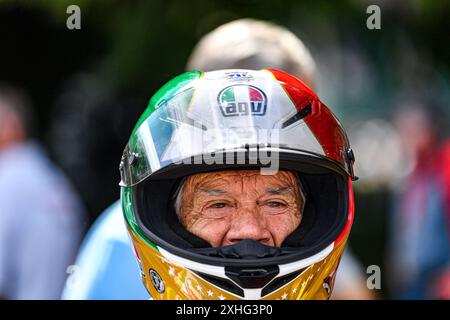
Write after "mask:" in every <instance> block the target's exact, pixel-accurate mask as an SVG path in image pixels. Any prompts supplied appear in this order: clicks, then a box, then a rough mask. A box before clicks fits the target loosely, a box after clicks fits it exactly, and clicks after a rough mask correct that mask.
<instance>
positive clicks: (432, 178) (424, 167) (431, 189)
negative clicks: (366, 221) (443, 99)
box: [389, 99, 450, 299]
mask: <svg viewBox="0 0 450 320" xmlns="http://www.w3.org/2000/svg"><path fill="white" fill-rule="evenodd" d="M443 111H444V110H443V109H442V107H441V106H440V105H438V104H437V103H436V102H435V101H431V100H429V101H427V100H424V99H416V100H415V102H412V103H410V104H406V105H404V106H402V107H400V108H399V110H398V111H397V112H396V113H395V115H394V124H395V126H396V127H397V129H398V132H399V134H400V138H401V140H402V142H403V146H404V151H405V154H406V156H407V159H408V162H409V163H408V167H409V170H410V173H409V174H408V175H407V176H406V177H405V178H404V179H403V181H402V183H401V184H400V185H399V187H398V188H397V192H396V195H395V203H394V212H393V216H392V223H391V230H390V231H391V232H390V253H389V265H390V266H391V273H390V278H391V279H390V283H391V284H392V291H393V293H394V297H395V298H400V299H450V290H449V288H450V140H449V139H448V138H446V136H445V129H446V128H447V126H448V122H446V119H445V113H444V112H443Z"/></svg>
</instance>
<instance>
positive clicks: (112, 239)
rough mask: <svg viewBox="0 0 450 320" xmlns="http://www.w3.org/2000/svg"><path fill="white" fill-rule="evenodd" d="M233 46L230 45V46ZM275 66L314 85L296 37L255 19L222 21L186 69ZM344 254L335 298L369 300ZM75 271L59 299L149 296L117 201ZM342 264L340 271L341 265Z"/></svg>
mask: <svg viewBox="0 0 450 320" xmlns="http://www.w3.org/2000/svg"><path fill="white" fill-rule="evenodd" d="M230 48H233V50H230ZM230 68H241V69H255V70H258V69H263V68H277V69H281V70H284V71H287V72H289V73H292V74H294V75H295V76H297V77H298V78H300V79H301V80H302V81H304V82H305V83H306V84H307V85H309V86H310V87H311V88H313V89H314V88H315V86H316V84H315V78H316V66H315V62H314V60H313V58H312V56H311V54H310V52H309V50H308V49H307V48H306V47H305V45H304V44H303V43H302V41H301V40H300V39H298V38H297V37H296V36H295V35H294V34H293V33H292V32H290V31H288V30H287V29H285V28H283V27H280V26H277V25H275V24H272V23H268V22H264V21H258V20H254V19H240V20H236V21H232V22H230V23H226V24H224V25H222V26H220V27H218V28H217V29H215V30H213V31H212V32H210V33H208V34H207V35H205V36H204V37H203V38H202V39H201V40H200V41H199V42H198V44H197V45H196V47H195V48H194V50H193V51H192V53H191V56H190V58H189V60H188V63H187V66H186V70H202V71H204V72H207V71H211V70H219V69H230ZM347 251H348V249H347V250H346V252H345V253H344V256H343V258H342V259H343V261H344V263H343V268H340V269H338V270H339V271H338V273H337V277H336V290H335V291H334V292H333V296H332V297H333V298H334V299H371V298H373V294H372V293H371V292H370V291H369V290H368V289H367V287H366V285H365V279H364V274H363V272H362V267H361V266H360V265H359V263H358V261H357V260H356V259H355V258H354V257H352V256H351V254H350V253H348V252H347ZM77 266H79V267H80V268H79V274H78V275H73V277H70V278H69V279H68V281H67V285H66V288H65V291H64V294H63V298H64V299H148V297H149V295H148V293H147V291H146V290H145V287H144V286H143V284H142V283H141V279H140V271H139V268H138V266H137V265H136V263H135V262H134V256H133V252H132V246H131V243H130V241H129V238H128V236H127V233H126V228H125V222H124V220H123V214H122V210H121V208H120V205H119V202H116V203H115V204H113V205H112V206H111V207H110V208H108V209H107V210H106V211H105V212H104V213H103V214H101V216H100V217H99V219H97V221H96V222H95V223H94V225H93V227H92V228H91V230H90V231H89V233H88V235H87V236H86V238H85V240H84V242H83V246H82V248H81V251H80V253H79V256H78V259H77ZM343 269H344V270H343Z"/></svg>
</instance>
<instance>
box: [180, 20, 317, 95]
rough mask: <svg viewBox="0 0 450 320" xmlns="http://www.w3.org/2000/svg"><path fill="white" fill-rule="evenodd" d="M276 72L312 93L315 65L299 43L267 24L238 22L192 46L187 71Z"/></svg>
mask: <svg viewBox="0 0 450 320" xmlns="http://www.w3.org/2000/svg"><path fill="white" fill-rule="evenodd" d="M235 68H237V69H255V70H258V69H263V68H276V69H280V70H283V71H286V72H288V73H291V74H293V75H294V76H296V77H298V78H299V79H300V80H302V81H303V82H305V83H306V84H307V85H308V86H309V87H311V88H312V89H315V78H316V74H315V73H316V65H315V62H314V59H313V58H312V56H311V53H310V52H309V50H308V49H307V48H306V46H305V45H304V44H303V42H302V41H301V40H300V39H299V38H298V37H297V36H296V35H295V34H294V33H292V32H291V31H289V30H287V29H286V28H284V27H281V26H278V25H276V24H273V23H271V22H266V21H260V20H255V19H239V20H235V21H232V22H229V23H226V24H224V25H221V26H220V27H218V28H216V29H214V30H213V31H211V32H210V33H208V34H206V35H205V36H204V37H203V38H202V39H201V40H200V41H199V42H198V44H197V45H196V47H195V48H194V50H193V51H192V54H191V56H190V58H189V60H188V63H187V66H186V69H187V70H201V71H211V70H218V69H235Z"/></svg>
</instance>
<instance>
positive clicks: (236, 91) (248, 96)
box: [218, 84, 267, 117]
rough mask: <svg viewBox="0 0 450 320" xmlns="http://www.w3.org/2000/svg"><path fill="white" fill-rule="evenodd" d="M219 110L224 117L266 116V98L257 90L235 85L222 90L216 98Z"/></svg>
mask: <svg viewBox="0 0 450 320" xmlns="http://www.w3.org/2000/svg"><path fill="white" fill-rule="evenodd" d="M218 102H219V107H220V110H221V111H222V114H223V115H224V116H225V117H231V116H246V115H250V114H251V115H255V116H263V115H265V114H266V108H267V97H266V94H265V93H264V92H263V91H262V90H261V89H259V88H257V87H254V86H250V85H245V84H236V85H232V86H229V87H226V88H224V89H223V90H222V91H220V93H219V96H218Z"/></svg>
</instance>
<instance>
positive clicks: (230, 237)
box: [223, 208, 274, 245]
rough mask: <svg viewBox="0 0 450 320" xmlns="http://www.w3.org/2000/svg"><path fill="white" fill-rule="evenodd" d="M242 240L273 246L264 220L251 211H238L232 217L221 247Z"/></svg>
mask: <svg viewBox="0 0 450 320" xmlns="http://www.w3.org/2000/svg"><path fill="white" fill-rule="evenodd" d="M244 239H252V240H256V241H259V242H261V243H263V244H266V245H274V244H273V239H272V236H271V233H270V232H269V230H268V229H267V228H266V224H265V221H264V218H263V217H261V215H260V214H259V213H258V212H256V210H253V209H244V208H242V209H240V210H238V212H236V214H235V215H233V217H232V220H231V224H230V229H229V230H228V232H227V234H226V236H225V238H224V243H223V245H232V244H235V243H237V242H239V241H241V240H244Z"/></svg>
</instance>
